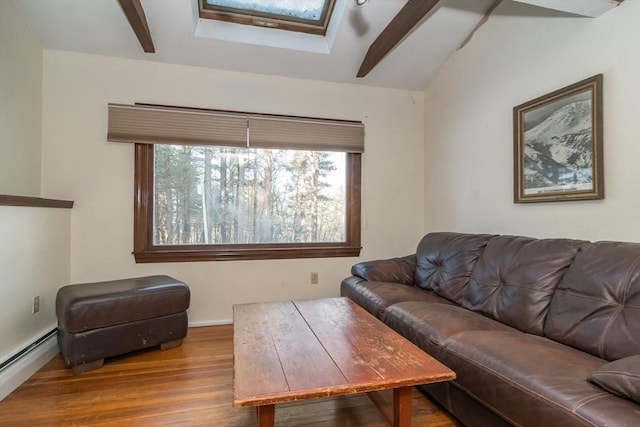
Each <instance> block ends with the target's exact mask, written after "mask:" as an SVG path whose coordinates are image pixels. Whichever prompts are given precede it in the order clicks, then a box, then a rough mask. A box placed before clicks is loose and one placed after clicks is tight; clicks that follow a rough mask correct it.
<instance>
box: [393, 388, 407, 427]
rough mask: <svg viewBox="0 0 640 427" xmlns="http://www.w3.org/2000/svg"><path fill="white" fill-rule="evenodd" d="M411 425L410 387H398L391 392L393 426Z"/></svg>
mask: <svg viewBox="0 0 640 427" xmlns="http://www.w3.org/2000/svg"><path fill="white" fill-rule="evenodd" d="M410 425H411V387H400V388H396V389H394V390H393V426H394V427H409V426H410Z"/></svg>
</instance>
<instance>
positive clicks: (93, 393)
mask: <svg viewBox="0 0 640 427" xmlns="http://www.w3.org/2000/svg"><path fill="white" fill-rule="evenodd" d="M232 334H233V331H232V327H231V326H211V327H202V328H191V329H189V333H188V336H187V338H186V339H185V340H184V343H183V344H182V346H181V347H178V348H173V349H170V350H165V351H160V350H159V349H151V350H145V351H141V352H137V353H133V354H129V355H127V356H123V357H118V358H114V359H109V360H107V361H106V362H105V365H104V367H103V368H101V369H98V370H95V371H91V372H87V373H84V374H80V375H76V376H74V375H73V374H72V373H71V370H69V369H66V368H65V367H64V363H63V361H62V357H61V356H60V355H58V356H56V357H55V358H53V359H52V360H51V361H50V362H49V363H48V364H47V365H45V366H44V367H43V368H42V369H40V370H39V371H38V372H37V373H36V374H35V375H33V376H32V377H31V378H30V379H29V380H28V381H27V382H25V383H24V384H23V385H21V386H20V387H19V388H18V389H17V390H15V391H14V392H13V393H11V394H10V395H9V396H7V397H6V398H5V399H4V400H3V401H2V402H0V426H3V427H9V426H86V425H91V426H100V425H102V426H107V425H111V426H113V425H117V426H164V425H178V426H215V427H226V426H229V427H244V426H247V427H248V426H254V425H255V419H256V415H255V409H254V408H233V407H232V406H231V401H232V395H233V339H232ZM412 409H413V418H412V424H411V425H412V426H431V427H454V426H455V427H458V426H460V424H458V423H456V421H455V419H454V418H453V417H451V416H450V415H448V414H447V413H446V412H444V411H443V410H442V409H440V408H439V407H437V406H436V405H435V404H433V403H431V402H430V401H429V400H428V399H427V398H426V397H424V396H423V395H422V394H421V393H420V392H419V391H417V390H416V389H414V390H413V397H412ZM276 426H282V427H284V426H287V427H299V426H317V427H319V426H334V427H338V426H340V427H346V426H367V427H378V426H379V427H382V426H387V423H386V422H385V421H384V418H383V417H382V416H381V415H380V414H379V412H378V410H377V409H376V407H375V406H374V405H373V403H371V401H370V400H369V398H368V397H367V396H366V395H350V396H345V397H339V398H329V399H316V400H310V401H305V402H296V403H288V404H282V405H278V406H277V407H276Z"/></svg>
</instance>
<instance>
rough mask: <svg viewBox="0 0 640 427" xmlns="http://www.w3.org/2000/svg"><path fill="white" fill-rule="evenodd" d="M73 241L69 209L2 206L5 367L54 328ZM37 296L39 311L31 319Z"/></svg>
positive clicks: (1, 352)
mask: <svg viewBox="0 0 640 427" xmlns="http://www.w3.org/2000/svg"><path fill="white" fill-rule="evenodd" d="M70 235H71V233H70V211H69V210H68V209H55V208H30V207H16V206H0V236H2V244H0V293H1V297H0V325H2V326H1V327H0V362H2V361H4V360H5V359H7V358H8V357H10V356H13V355H14V354H15V353H17V352H18V351H20V350H22V349H24V348H25V347H27V346H28V345H29V344H31V343H33V342H34V341H35V340H36V339H37V338H40V337H42V336H43V335H44V334H45V333H46V332H49V331H51V330H52V329H53V328H55V326H56V310H55V300H56V292H57V290H58V288H59V287H61V286H63V285H66V284H68V283H69V277H70V273H69V269H70V266H69V240H70ZM35 295H40V311H39V312H38V313H35V314H32V313H31V303H32V298H33V296H35Z"/></svg>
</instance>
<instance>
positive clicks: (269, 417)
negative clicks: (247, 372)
mask: <svg viewBox="0 0 640 427" xmlns="http://www.w3.org/2000/svg"><path fill="white" fill-rule="evenodd" d="M409 404H411V402H409ZM256 412H257V414H258V427H273V426H274V424H275V422H276V405H264V406H258V407H257V408H256Z"/></svg>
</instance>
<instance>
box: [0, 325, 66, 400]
mask: <svg viewBox="0 0 640 427" xmlns="http://www.w3.org/2000/svg"><path fill="white" fill-rule="evenodd" d="M59 352H60V351H59V349H58V342H57V338H56V335H55V334H54V335H51V336H49V337H48V338H47V339H45V340H43V341H41V342H40V343H39V344H38V345H37V347H35V348H33V349H32V350H30V351H29V352H27V353H25V354H23V355H22V356H21V357H20V358H19V359H17V360H15V361H14V362H13V363H11V364H10V365H8V366H7V367H5V368H4V369H3V370H2V371H0V400H3V399H4V398H5V397H7V396H8V395H9V394H11V392H12V391H13V390H15V389H17V388H18V387H19V386H20V384H22V383H23V382H25V381H26V380H28V379H29V377H31V375H33V374H35V373H36V372H38V369H40V368H42V367H43V366H44V365H46V364H47V362H49V361H50V360H51V359H52V358H53V357H54V356H55V355H56V354H58V353H59Z"/></svg>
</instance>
